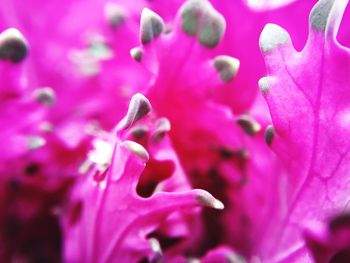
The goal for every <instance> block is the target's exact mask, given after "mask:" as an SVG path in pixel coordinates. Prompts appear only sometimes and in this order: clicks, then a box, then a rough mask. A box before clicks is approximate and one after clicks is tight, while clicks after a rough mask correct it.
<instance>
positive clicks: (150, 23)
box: [140, 8, 164, 45]
mask: <svg viewBox="0 0 350 263" xmlns="http://www.w3.org/2000/svg"><path fill="white" fill-rule="evenodd" d="M163 30H164V21H163V19H162V18H161V17H160V16H159V15H158V14H156V13H155V12H153V11H151V10H150V9H148V8H144V9H143V10H142V13H141V24H140V39H141V43H142V44H143V45H146V44H148V43H150V42H151V41H152V40H153V39H154V38H156V37H158V36H159V35H160V34H161V33H162V32H163Z"/></svg>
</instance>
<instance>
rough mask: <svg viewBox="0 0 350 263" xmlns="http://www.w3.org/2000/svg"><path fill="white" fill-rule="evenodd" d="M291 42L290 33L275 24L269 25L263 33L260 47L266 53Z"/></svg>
mask: <svg viewBox="0 0 350 263" xmlns="http://www.w3.org/2000/svg"><path fill="white" fill-rule="evenodd" d="M290 41H291V40H290V36H289V34H288V32H287V31H286V30H284V29H283V28H282V27H280V26H278V25H275V24H267V25H266V26H265V27H264V29H263V31H262V32H261V35H260V39H259V46H260V49H261V51H262V52H264V53H266V52H269V51H271V50H273V49H275V48H277V47H278V46H280V45H284V44H287V43H289V42H290Z"/></svg>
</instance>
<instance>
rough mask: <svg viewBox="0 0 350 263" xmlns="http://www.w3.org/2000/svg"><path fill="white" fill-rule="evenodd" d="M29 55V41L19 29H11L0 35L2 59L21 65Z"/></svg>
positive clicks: (0, 55)
mask: <svg viewBox="0 0 350 263" xmlns="http://www.w3.org/2000/svg"><path fill="white" fill-rule="evenodd" d="M27 54H28V43H27V40H26V39H25V38H24V36H23V35H22V33H21V32H19V31H18V30H17V29H15V28H9V29H6V30H5V31H3V32H2V33H1V34H0V59H4V60H10V61H11V62H13V63H19V62H21V61H23V60H24V59H25V58H26V56H27Z"/></svg>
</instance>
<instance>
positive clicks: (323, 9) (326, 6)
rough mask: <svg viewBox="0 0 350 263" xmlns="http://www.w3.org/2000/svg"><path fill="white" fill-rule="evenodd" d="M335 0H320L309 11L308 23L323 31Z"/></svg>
mask: <svg viewBox="0 0 350 263" xmlns="http://www.w3.org/2000/svg"><path fill="white" fill-rule="evenodd" d="M334 3H335V0H320V1H318V2H317V4H316V5H315V6H314V8H313V9H312V10H311V13H310V18H309V20H310V25H311V27H312V28H314V29H316V30H318V31H324V30H325V29H326V27H327V23H328V18H329V15H330V13H331V10H332V7H333V5H334Z"/></svg>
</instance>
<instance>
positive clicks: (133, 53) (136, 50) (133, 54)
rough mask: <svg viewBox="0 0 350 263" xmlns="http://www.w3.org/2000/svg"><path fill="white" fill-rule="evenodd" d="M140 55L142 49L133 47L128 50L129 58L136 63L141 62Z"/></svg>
mask: <svg viewBox="0 0 350 263" xmlns="http://www.w3.org/2000/svg"><path fill="white" fill-rule="evenodd" d="M142 55H143V53H142V49H141V48H139V47H135V48H132V49H131V50H130V56H131V57H132V58H133V59H134V60H135V61H137V62H141V60H142Z"/></svg>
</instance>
